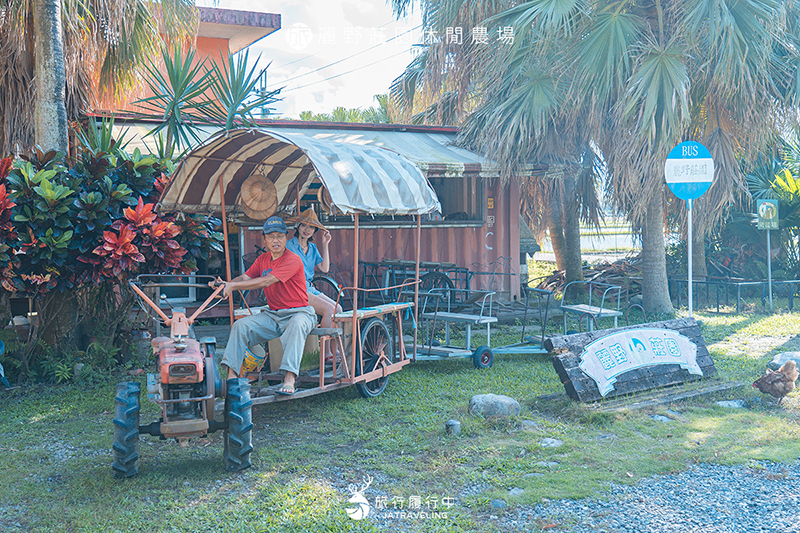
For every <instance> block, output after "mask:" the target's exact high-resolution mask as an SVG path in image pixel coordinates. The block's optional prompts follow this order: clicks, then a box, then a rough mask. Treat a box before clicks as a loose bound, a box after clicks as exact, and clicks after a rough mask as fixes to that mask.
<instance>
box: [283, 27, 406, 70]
mask: <svg viewBox="0 0 800 533" xmlns="http://www.w3.org/2000/svg"><path fill="white" fill-rule="evenodd" d="M394 22H396V21H395V20H390V21H389V22H387V23H386V24H381V25H380V26H378V29H380V28H383V27H384V26H388V25H389V24H392V23H394ZM417 28H419V26H417ZM414 29H416V28H414ZM345 44H347V43H342V44H337V45H336V46H334V47H333V48H329V49H327V50H325V51H326V52H331V51H333V50H336V49H337V48H340V47H342V46H344V45H345ZM321 53H322V51H319V52H317V53H315V54H308V55H307V56H303V57H301V58H299V59H295V60H294V61H289V62H288V63H284V64H283V65H280V66H277V67H275V68H283V67H288V66H289V65H294V64H295V63H297V62H298V61H303V60H305V59H308V58H311V57H314V56H318V55H319V54H321Z"/></svg>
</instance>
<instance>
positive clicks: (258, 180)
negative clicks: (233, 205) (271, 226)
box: [238, 174, 278, 220]
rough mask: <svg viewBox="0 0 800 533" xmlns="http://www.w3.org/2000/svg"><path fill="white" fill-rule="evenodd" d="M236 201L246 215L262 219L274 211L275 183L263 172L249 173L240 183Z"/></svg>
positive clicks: (275, 207) (275, 198)
mask: <svg viewBox="0 0 800 533" xmlns="http://www.w3.org/2000/svg"><path fill="white" fill-rule="evenodd" d="M238 203H239V204H240V205H241V206H242V210H243V211H244V212H245V214H246V215H247V216H248V217H250V218H252V219H254V220H263V219H265V218H268V217H270V216H271V215H272V214H273V213H275V209H277V207H278V191H277V190H276V189H275V184H274V183H272V182H271V181H270V180H269V178H267V177H266V176H264V175H263V174H251V175H250V177H248V178H247V179H246V180H244V183H242V188H241V190H240V192H239V199H238Z"/></svg>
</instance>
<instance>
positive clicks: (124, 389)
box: [111, 382, 142, 478]
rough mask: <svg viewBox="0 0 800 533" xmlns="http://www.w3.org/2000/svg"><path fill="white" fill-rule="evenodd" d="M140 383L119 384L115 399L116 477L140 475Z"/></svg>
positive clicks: (114, 467) (114, 468)
mask: <svg viewBox="0 0 800 533" xmlns="http://www.w3.org/2000/svg"><path fill="white" fill-rule="evenodd" d="M141 390H142V389H141V387H140V386H139V384H138V383H133V382H124V383H117V394H116V396H115V397H114V445H113V446H112V449H113V450H114V462H113V463H112V464H111V468H112V469H113V470H114V477H116V478H126V477H131V476H135V475H136V474H138V473H139V410H140V405H141V404H140V402H139V394H140V393H141Z"/></svg>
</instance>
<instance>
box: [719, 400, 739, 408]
mask: <svg viewBox="0 0 800 533" xmlns="http://www.w3.org/2000/svg"><path fill="white" fill-rule="evenodd" d="M714 403H715V404H716V405H719V406H720V407H727V408H728V409H744V408H745V407H747V404H746V403H745V402H744V400H722V401H719V402H714Z"/></svg>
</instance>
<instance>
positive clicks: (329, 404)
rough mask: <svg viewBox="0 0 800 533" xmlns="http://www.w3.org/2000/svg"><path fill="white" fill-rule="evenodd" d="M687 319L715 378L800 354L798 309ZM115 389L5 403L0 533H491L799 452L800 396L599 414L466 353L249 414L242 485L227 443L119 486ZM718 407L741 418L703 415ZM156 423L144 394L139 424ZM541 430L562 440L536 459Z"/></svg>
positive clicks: (548, 383) (155, 464)
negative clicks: (696, 324) (546, 510)
mask: <svg viewBox="0 0 800 533" xmlns="http://www.w3.org/2000/svg"><path fill="white" fill-rule="evenodd" d="M695 316H696V317H697V318H699V319H701V320H702V326H701V330H702V331H703V334H704V337H705V339H706V342H707V344H708V345H709V349H710V351H711V353H712V356H713V357H714V360H715V362H716V366H717V369H718V371H719V375H720V378H721V379H722V380H724V381H742V382H748V383H749V382H751V381H753V380H754V379H755V378H756V377H758V376H759V375H761V374H762V373H763V370H764V367H765V363H766V362H767V361H768V360H769V359H770V358H771V357H772V356H773V355H774V354H775V353H778V352H781V351H790V350H800V340H798V339H796V336H795V332H797V331H800V314H788V313H784V314H775V315H765V314H751V315H747V316H744V315H715V314H702V313H695ZM554 329H555V328H554ZM502 330H503V328H498V329H497V330H493V335H492V341H493V344H495V345H498V344H502V343H504V340H503V338H502V335H503V333H502ZM510 336H511V333H507V334H506V337H507V338H509V340H508V342H510ZM475 344H476V345H477V344H478V342H475ZM125 379H126V378H125V377H124V376H115V377H113V379H111V380H109V382H108V384H106V385H101V386H96V387H94V388H91V389H88V390H86V389H82V388H80V387H79V386H77V385H74V384H68V385H58V386H42V385H34V386H28V387H24V388H21V389H16V390H12V391H7V392H0V413H2V417H0V476H1V478H0V479H2V488H0V531H3V532H5V531H31V532H39V531H41V532H45V531H46V532H51V531H68V532H73V531H74V532H89V531H98V532H99V531H102V532H107V531H119V532H130V531H147V532H162V531H163V532H172V531H181V532H183V531H192V532H194V531H196V532H248V533H250V532H260V531H263V532H272V531H275V532H278V531H280V532H290V531H291V532H293V531H296V532H314V531H320V532H323V531H324V532H337V531H374V530H376V529H378V528H386V530H388V531H426V532H427V531H481V532H484V531H485V532H491V531H497V530H498V529H497V527H496V525H495V524H496V523H497V522H496V520H495V519H494V518H493V517H492V515H496V514H498V513H500V512H502V511H498V510H492V509H491V505H490V503H491V501H492V500H493V499H498V498H499V499H503V500H505V501H506V502H507V503H508V505H509V506H530V505H534V504H536V503H539V502H542V500H544V499H551V500H552V499H557V498H584V497H587V496H595V497H597V496H600V497H602V494H603V491H604V490H605V489H606V488H608V487H609V485H610V484H612V483H622V484H631V483H636V482H637V481H638V480H640V479H642V478H643V477H647V476H651V475H654V474H659V473H666V472H675V471H680V470H683V469H685V468H686V467H687V466H688V465H691V464H693V463H699V462H713V463H721V464H740V463H747V462H748V461H751V460H772V461H788V460H794V459H796V458H797V457H798V455H799V454H800V451H799V450H800V446H798V442H800V424H798V421H799V420H800V393H795V394H793V395H792V396H789V397H787V398H786V399H785V400H784V402H783V405H782V406H776V405H775V403H774V400H773V399H772V398H762V397H761V396H760V394H759V393H758V391H756V390H755V389H753V388H751V387H745V388H742V389H736V390H734V391H732V392H728V393H727V394H726V395H724V396H717V397H711V398H709V397H703V398H699V399H693V400H690V401H686V402H682V403H678V404H672V405H667V406H664V407H661V408H657V409H653V410H644V411H623V412H615V413H609V412H604V411H602V410H601V409H599V408H598V407H597V406H584V405H578V404H575V403H573V402H570V401H568V400H566V399H561V400H559V399H556V400H544V399H541V398H539V397H540V396H541V395H546V394H554V393H563V387H562V386H561V384H560V383H559V381H558V379H557V377H556V374H555V372H554V370H553V367H552V364H551V363H550V361H549V359H548V358H547V357H546V356H529V355H528V356H523V355H508V356H497V357H496V358H495V363H494V366H493V367H492V368H490V369H487V370H484V371H478V370H476V369H474V368H473V366H472V364H471V362H470V361H469V360H466V359H461V360H454V361H443V362H428V363H417V364H412V365H410V366H408V367H406V368H405V369H403V371H402V372H399V373H397V374H394V375H392V376H391V378H390V382H389V385H388V387H387V389H386V391H385V392H384V393H383V394H382V395H381V396H379V397H377V398H374V399H371V400H365V399H362V398H360V397H359V396H358V394H357V392H356V390H355V388H347V389H343V390H340V391H334V392H331V393H327V394H323V395H319V396H316V397H312V398H307V399H301V400H298V401H293V402H282V403H278V404H270V405H264V406H258V407H255V408H254V411H253V420H254V422H255V425H256V429H255V431H254V434H253V437H254V438H253V440H254V446H255V451H254V452H253V457H252V458H253V467H252V468H251V469H249V470H247V471H245V472H242V473H238V474H230V473H227V472H225V471H224V469H223V467H222V461H221V457H222V441H221V432H220V433H215V434H211V435H209V437H208V438H204V439H195V440H193V441H191V442H190V443H189V445H188V446H186V447H181V446H180V445H178V444H177V443H175V442H172V441H159V440H158V439H156V438H154V437H150V436H143V437H141V445H140V455H141V467H140V473H139V475H138V476H136V477H134V478H131V479H128V480H116V479H114V478H113V477H112V474H111V467H110V463H111V441H112V438H113V427H112V418H113V414H112V413H113V409H114V400H113V397H114V386H113V384H114V383H115V382H116V381H123V380H125ZM137 379H141V378H137ZM142 383H143V379H142ZM143 388H144V387H143ZM480 393H495V394H505V395H508V396H511V397H513V398H516V399H517V400H518V401H519V402H520V404H521V405H522V414H521V415H520V416H519V417H517V418H513V419H502V420H484V419H481V418H476V417H473V416H471V415H469V414H468V413H467V404H468V402H469V399H470V397H471V396H472V395H474V394H480ZM143 396H144V395H143ZM730 398H741V399H745V400H747V401H748V405H749V408H747V409H726V408H721V407H718V406H716V405H715V404H714V401H715V400H719V399H730ZM654 414H662V415H665V416H668V417H669V418H671V419H672V420H671V421H670V422H663V421H658V420H655V419H653V418H652V417H651V415H654ZM156 418H157V415H156V408H155V406H154V405H153V404H152V403H150V402H147V400H146V398H143V413H142V423H143V424H145V423H149V422H151V421H153V420H155V419H156ZM452 418H454V419H457V420H459V421H460V422H461V424H462V431H461V434H460V435H458V436H451V435H446V434H445V432H444V423H445V422H446V421H447V420H449V419H452ZM546 437H552V438H557V439H560V440H561V441H563V443H564V444H563V446H561V447H557V448H544V447H542V446H540V444H539V443H540V441H541V440H542V439H543V438H546ZM366 477H369V478H372V482H371V485H370V486H369V489H367V490H366V492H365V496H366V498H367V501H368V502H369V504H370V505H371V506H372V509H371V512H370V514H369V516H368V517H367V518H366V519H364V520H353V519H351V518H350V517H349V516H348V514H347V512H346V509H348V508H351V507H354V504H353V503H348V501H347V500H348V498H349V497H350V493H349V492H348V490H347V489H348V486H349V485H351V484H360V485H361V486H363V483H364V479H365V478H366ZM511 489H517V490H514V491H513V492H511ZM417 501H418V502H419V503H420V509H418V510H415V512H419V511H423V512H427V513H428V514H427V515H425V516H411V517H409V516H408V515H406V516H405V517H401V516H399V514H400V511H405V512H406V513H408V512H410V511H412V510H413V509H412V505H414V503H413V502H417ZM410 502H412V503H410ZM434 504H435V505H436V508H435V509H434V508H433V505H434ZM448 504H450V505H448ZM383 506H386V507H387V508H386V509H382V508H380V507H383ZM395 507H397V509H396V510H395Z"/></svg>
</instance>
